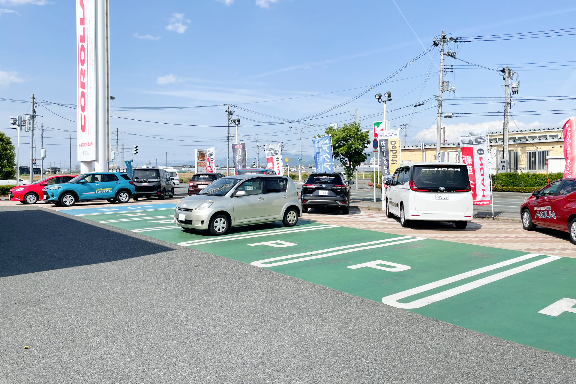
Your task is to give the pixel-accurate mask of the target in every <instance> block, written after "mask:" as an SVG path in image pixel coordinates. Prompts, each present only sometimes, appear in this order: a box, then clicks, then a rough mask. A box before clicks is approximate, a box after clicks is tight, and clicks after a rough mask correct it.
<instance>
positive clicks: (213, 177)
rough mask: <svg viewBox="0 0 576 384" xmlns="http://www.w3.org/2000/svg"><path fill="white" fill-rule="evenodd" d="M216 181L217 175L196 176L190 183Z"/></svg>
mask: <svg viewBox="0 0 576 384" xmlns="http://www.w3.org/2000/svg"><path fill="white" fill-rule="evenodd" d="M214 180H216V175H194V176H192V178H191V179H190V181H214Z"/></svg>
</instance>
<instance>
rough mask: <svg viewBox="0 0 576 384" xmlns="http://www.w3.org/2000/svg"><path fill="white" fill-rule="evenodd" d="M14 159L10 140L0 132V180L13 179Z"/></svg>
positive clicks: (14, 170) (14, 172) (14, 171)
mask: <svg viewBox="0 0 576 384" xmlns="http://www.w3.org/2000/svg"><path fill="white" fill-rule="evenodd" d="M14 158H15V156H14V146H13V145H12V140H10V138H9V137H8V136H6V134H5V133H4V132H0V179H2V180H6V179H13V178H14V176H15V174H16V163H15V162H14Z"/></svg>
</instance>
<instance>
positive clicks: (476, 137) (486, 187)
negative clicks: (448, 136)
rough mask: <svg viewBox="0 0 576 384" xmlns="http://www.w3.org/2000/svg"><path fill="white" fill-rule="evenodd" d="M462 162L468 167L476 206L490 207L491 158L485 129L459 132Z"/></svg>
mask: <svg viewBox="0 0 576 384" xmlns="http://www.w3.org/2000/svg"><path fill="white" fill-rule="evenodd" d="M458 135H459V136H460V151H461V153H462V162H463V163H464V164H466V166H467V167H468V177H469V178H470V186H471V187H472V199H473V200H474V205H490V196H491V190H490V176H489V169H490V157H489V156H488V136H487V135H486V130H485V129H480V130H476V131H467V132H458Z"/></svg>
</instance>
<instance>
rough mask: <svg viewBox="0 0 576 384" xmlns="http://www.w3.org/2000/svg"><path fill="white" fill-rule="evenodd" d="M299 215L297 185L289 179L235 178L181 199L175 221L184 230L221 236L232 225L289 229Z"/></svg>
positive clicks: (300, 210) (267, 176)
mask: <svg viewBox="0 0 576 384" xmlns="http://www.w3.org/2000/svg"><path fill="white" fill-rule="evenodd" d="M301 212H302V205H301V204H300V200H299V199H298V195H297V192H296V186H295V185H294V182H292V180H291V179H290V178H289V177H286V176H275V175H237V176H229V177H223V178H221V179H218V180H216V181H214V182H213V183H211V184H210V185H208V186H207V187H206V188H204V189H203V190H202V192H200V193H199V194H197V195H192V196H188V197H185V198H183V199H182V200H180V201H179V202H178V205H177V206H176V210H175V211H174V221H175V223H176V224H178V225H179V226H180V227H182V228H184V230H185V231H189V230H209V231H210V233H211V234H213V235H223V234H225V233H227V232H228V230H229V229H230V227H232V226H241V225H251V224H261V223H270V222H274V221H280V220H282V222H283V223H284V225H285V226H287V227H292V226H294V225H296V223H298V217H299V216H300V214H301Z"/></svg>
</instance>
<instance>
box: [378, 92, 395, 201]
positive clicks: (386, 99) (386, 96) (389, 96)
mask: <svg viewBox="0 0 576 384" xmlns="http://www.w3.org/2000/svg"><path fill="white" fill-rule="evenodd" d="M375 97H376V100H378V102H379V103H383V104H384V112H383V116H382V124H384V130H386V103H387V102H389V101H392V92H390V91H388V92H385V93H384V98H382V94H381V93H377V94H376V95H375ZM378 147H380V142H378ZM378 164H380V150H378ZM375 168H376V166H375ZM374 174H375V175H377V176H378V178H377V179H375V180H374V202H376V181H377V180H378V179H379V178H380V177H379V176H380V173H379V172H378V173H377V171H376V170H374ZM382 181H384V175H382ZM384 209H385V208H384V183H382V210H383V211H384Z"/></svg>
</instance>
